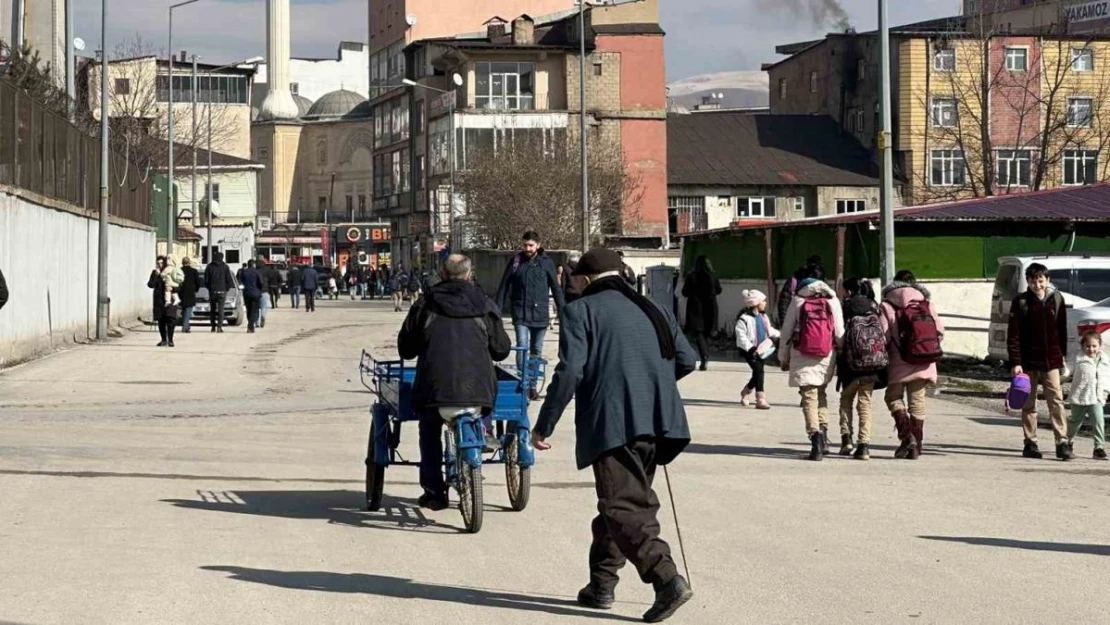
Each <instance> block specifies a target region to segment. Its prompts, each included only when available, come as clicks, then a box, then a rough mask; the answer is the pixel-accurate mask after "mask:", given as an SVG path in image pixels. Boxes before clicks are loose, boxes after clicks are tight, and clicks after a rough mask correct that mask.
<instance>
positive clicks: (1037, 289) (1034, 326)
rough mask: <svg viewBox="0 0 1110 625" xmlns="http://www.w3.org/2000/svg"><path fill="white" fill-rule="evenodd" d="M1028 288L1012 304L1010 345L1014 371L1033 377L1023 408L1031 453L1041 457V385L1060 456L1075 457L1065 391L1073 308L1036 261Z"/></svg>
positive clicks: (1028, 271) (1027, 454) (1027, 274)
mask: <svg viewBox="0 0 1110 625" xmlns="http://www.w3.org/2000/svg"><path fill="white" fill-rule="evenodd" d="M1025 281H1026V282H1027V283H1028V284H1029V290H1028V291H1026V292H1025V293H1022V294H1021V295H1018V296H1017V297H1016V298H1015V299H1014V301H1013V303H1011V304H1010V327H1009V331H1008V332H1007V336H1006V344H1007V348H1008V351H1009V356H1010V366H1012V367H1013V370H1012V373H1013V375H1015V376H1016V375H1018V374H1020V373H1025V374H1026V375H1028V376H1029V381H1030V383H1031V384H1032V390H1031V392H1030V393H1029V399H1028V400H1026V402H1025V406H1024V407H1022V409H1021V418H1022V428H1023V429H1024V431H1025V448H1024V449H1023V450H1022V454H1021V455H1023V456H1025V457H1026V458H1042V457H1043V454H1041V451H1040V449H1039V448H1038V447H1037V385H1040V386H1041V387H1042V388H1043V389H1044V396H1045V401H1046V402H1047V403H1048V412H1049V415H1050V416H1051V417H1052V432H1053V434H1054V435H1055V437H1056V457H1057V458H1059V459H1060V460H1065V461H1066V460H1071V459H1072V458H1074V457H1075V456H1074V455H1073V454H1072V452H1071V448H1070V447H1069V446H1068V444H1067V425H1066V420H1065V414H1064V391H1063V387H1062V386H1061V383H1060V382H1061V378H1066V377H1067V374H1066V373H1065V372H1066V370H1067V368H1066V365H1065V362H1064V361H1065V360H1066V359H1067V347H1068V309H1067V307H1066V306H1065V305H1064V296H1063V295H1060V293H1059V292H1058V291H1056V290H1055V289H1054V288H1053V287H1052V285H1050V284H1049V282H1048V268H1047V267H1045V266H1044V265H1042V264H1040V263H1033V264H1032V265H1029V268H1028V269H1026V270H1025Z"/></svg>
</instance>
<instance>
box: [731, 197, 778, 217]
mask: <svg viewBox="0 0 1110 625" xmlns="http://www.w3.org/2000/svg"><path fill="white" fill-rule="evenodd" d="M736 216H737V217H754V218H772V217H774V216H775V198H773V197H742V198H737V202H736Z"/></svg>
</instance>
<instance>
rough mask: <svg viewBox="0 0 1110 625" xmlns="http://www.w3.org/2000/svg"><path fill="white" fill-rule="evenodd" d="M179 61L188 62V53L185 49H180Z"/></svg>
mask: <svg viewBox="0 0 1110 625" xmlns="http://www.w3.org/2000/svg"><path fill="white" fill-rule="evenodd" d="M181 62H182V63H188V62H189V55H188V53H187V52H186V51H185V50H182V51H181Z"/></svg>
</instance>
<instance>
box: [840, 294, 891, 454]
mask: <svg viewBox="0 0 1110 625" xmlns="http://www.w3.org/2000/svg"><path fill="white" fill-rule="evenodd" d="M844 290H845V291H846V293H847V295H846V297H845V299H844V307H843V308H844V327H845V328H846V330H845V339H844V349H842V350H840V352H839V354H838V357H837V364H836V372H837V386H839V387H840V455H841V456H848V455H853V453H852V452H853V451H855V454H854V457H855V459H856V460H870V459H871V416H872V408H871V406H872V404H871V395H872V393H874V392H875V391H876V390H878V389H884V388H886V377H887V376H886V370H887V365H888V364H889V363H888V360H887V358H886V357H885V356H886V352H887V345H886V341H885V335H882V324H881V321H880V317H879V315H880V314H881V312H880V310H879V304H878V303H877V302H875V289H874V288H873V287H872V286H871V282H870V281H868V280H866V279H861V278H851V279H849V280H848V281H846V282H845V283H844ZM872 323H873V324H874V325H873V326H871V325H870V324H872ZM861 324H867V325H861ZM865 328H866V329H865ZM857 336H858V337H863V338H866V337H869V336H870V337H872V338H874V339H875V343H881V351H872V352H870V354H874V355H875V356H874V357H873V358H874V359H875V360H877V361H881V362H882V368H879V367H878V366H876V367H875V368H873V369H872V370H869V371H855V370H853V368H852V365H851V362H852V361H853V360H857V361H858V360H861V358H859V357H853V355H854V352H855V351H856V350H857V349H859V346H856V345H853V344H852V343H853V341H852V340H850V339H852V338H853V337H857ZM880 336H881V338H880ZM853 402H855V410H856V413H857V414H858V415H859V438H858V439H857V441H856V445H855V446H853V445H852V408H853V406H852V403H853Z"/></svg>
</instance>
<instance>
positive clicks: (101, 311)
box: [96, 0, 126, 341]
mask: <svg viewBox="0 0 1110 625" xmlns="http://www.w3.org/2000/svg"><path fill="white" fill-rule="evenodd" d="M108 154H109V152H108V0H100V223H99V227H98V230H99V231H98V233H97V234H98V236H97V241H96V340H98V341H103V340H105V339H107V338H108V166H109V164H110V163H109V158H108ZM124 166H125V167H126V164H125V165H124Z"/></svg>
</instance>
